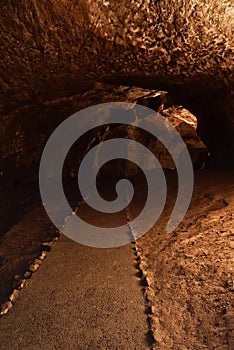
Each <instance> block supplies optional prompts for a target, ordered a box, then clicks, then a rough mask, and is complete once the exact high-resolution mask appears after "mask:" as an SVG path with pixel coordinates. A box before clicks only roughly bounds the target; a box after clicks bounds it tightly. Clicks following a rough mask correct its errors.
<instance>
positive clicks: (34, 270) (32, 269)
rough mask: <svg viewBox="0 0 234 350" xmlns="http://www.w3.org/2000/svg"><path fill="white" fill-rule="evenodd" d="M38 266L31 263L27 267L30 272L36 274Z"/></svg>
mask: <svg viewBox="0 0 234 350" xmlns="http://www.w3.org/2000/svg"><path fill="white" fill-rule="evenodd" d="M39 266H40V264H38V263H33V264H31V265H30V266H29V268H28V270H29V271H31V272H36V271H37V270H38V269H39Z"/></svg>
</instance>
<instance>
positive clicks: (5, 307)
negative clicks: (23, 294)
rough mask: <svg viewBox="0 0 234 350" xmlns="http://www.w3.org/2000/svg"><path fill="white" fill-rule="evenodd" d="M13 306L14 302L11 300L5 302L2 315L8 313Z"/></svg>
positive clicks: (0, 313)
mask: <svg viewBox="0 0 234 350" xmlns="http://www.w3.org/2000/svg"><path fill="white" fill-rule="evenodd" d="M12 307H13V304H12V302H11V301H6V302H5V303H4V304H2V306H1V312H0V316H2V315H5V314H7V313H8V311H9V310H10V309H11V308H12Z"/></svg>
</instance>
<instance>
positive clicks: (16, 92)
mask: <svg viewBox="0 0 234 350" xmlns="http://www.w3.org/2000/svg"><path fill="white" fill-rule="evenodd" d="M232 18H233V7H232V5H231V1H229V0H226V1H222V2H220V1H218V0H207V1H205V2H200V1H197V0H189V1H185V0H181V1H178V0H174V1H170V0H158V1H151V0H139V1H130V2H129V1H127V0H120V1H115V0H110V1H106V0H81V1H71V0H63V1H62V0H61V1H55V0H49V1H39V0H29V1H28V0H27V1H26V0H20V1H18V2H14V1H10V0H5V1H2V2H1V8H0V23H1V25H0V29H1V39H0V40H1V49H0V54H1V57H2V62H1V66H0V79H1V86H2V94H1V101H0V102H1V105H2V112H3V114H2V117H1V124H0V127H1V128H0V129H1V133H0V136H1V138H3V141H4V144H5V145H7V146H8V147H9V145H10V146H11V148H12V151H11V153H12V154H13V155H14V154H15V153H19V152H21V151H23V152H24V151H25V149H23V150H22V149H20V146H19V145H18V143H20V142H21V139H24V142H26V143H28V149H27V152H26V153H25V156H24V157H23V158H24V159H25V157H29V156H30V157H29V158H30V161H32V160H33V159H34V158H35V160H38V155H35V157H34V156H31V153H32V152H31V151H32V148H33V144H34V142H33V141H32V135H33V134H34V133H35V132H37V133H40V134H41V135H42V138H43V137H44V135H43V133H44V129H47V128H48V126H49V128H51V129H53V127H55V126H56V124H57V123H58V120H57V119H56V114H57V112H58V109H59V108H60V106H61V102H62V103H63V105H66V103H67V99H69V96H73V95H75V94H76V95H78V96H79V94H82V93H84V92H85V91H87V90H90V91H91V86H92V83H93V82H95V81H97V80H105V81H107V80H108V81H109V82H110V83H111V84H113V85H114V84H115V83H120V82H122V84H126V85H141V86H145V87H148V88H157V89H164V90H166V91H169V92H170V93H171V94H172V96H173V98H174V100H175V102H176V103H175V104H182V105H183V106H184V107H185V108H188V109H189V110H191V112H192V113H194V114H195V115H196V116H197V117H198V119H199V132H200V134H201V137H202V139H203V140H204V141H205V143H206V144H207V146H208V148H209V149H210V151H211V156H212V157H211V159H212V160H213V164H218V165H227V163H228V164H229V163H230V162H231V160H232V159H233V157H230V155H231V154H232V150H233V142H232V136H233V132H234V125H233V124H234V123H233V119H232V117H233V115H232V113H233V86H232V81H233V63H232V58H233V47H234V45H233V36H232V32H233V21H232ZM104 91H105V89H104V90H103V92H104ZM101 94H102V92H101ZM64 98H65V100H63V99H64ZM58 99H60V100H59V102H58V103H56V102H54V103H53V105H52V106H51V111H50V114H52V115H53V118H54V120H55V121H54V124H53V125H52V123H51V121H50V120H49V119H48V116H47V115H45V114H44V113H41V109H40V108H41V105H44V104H45V103H50V102H49V101H51V100H53V101H55V100H56V101H58ZM95 100H96V98H95V97H93V100H92V101H91V104H94V103H95ZM123 100H124V96H123ZM70 112H71V108H68V109H67V111H59V113H60V117H59V118H58V119H60V118H62V119H64V118H66V117H67V116H68V114H70ZM38 113H39V114H40V115H38ZM15 124H17V125H20V127H19V128H18V129H19V130H16V127H15ZM31 128H33V130H31ZM25 139H26V141H25ZM9 140H10V141H9ZM39 153H40V152H39ZM1 154H2V155H3V156H4V157H5V156H8V155H9V153H7V152H5V150H4V149H3V150H1ZM229 165H230V164H229Z"/></svg>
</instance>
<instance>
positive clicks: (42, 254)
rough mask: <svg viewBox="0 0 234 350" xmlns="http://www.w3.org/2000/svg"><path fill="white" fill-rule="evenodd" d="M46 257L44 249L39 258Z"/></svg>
mask: <svg viewBox="0 0 234 350" xmlns="http://www.w3.org/2000/svg"><path fill="white" fill-rule="evenodd" d="M45 258H46V251H45V250H44V251H43V252H41V255H40V256H39V259H41V260H43V259H45Z"/></svg>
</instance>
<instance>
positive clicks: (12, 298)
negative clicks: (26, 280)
mask: <svg viewBox="0 0 234 350" xmlns="http://www.w3.org/2000/svg"><path fill="white" fill-rule="evenodd" d="M18 297H19V291H18V290H17V289H15V290H14V291H13V292H12V294H11V295H10V298H9V299H10V301H11V302H12V303H15V302H16V300H17V299H18Z"/></svg>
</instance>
